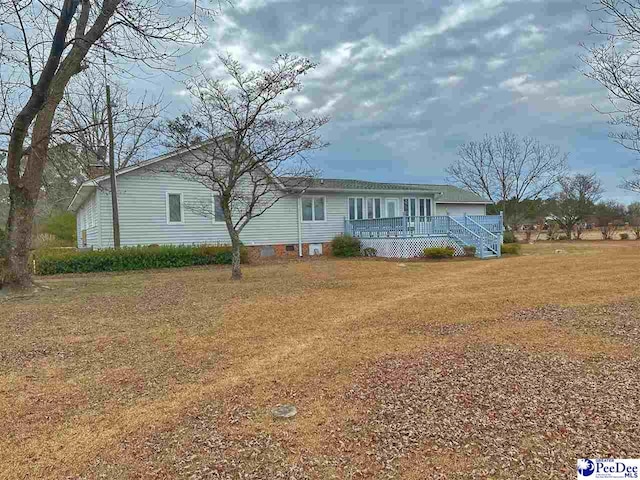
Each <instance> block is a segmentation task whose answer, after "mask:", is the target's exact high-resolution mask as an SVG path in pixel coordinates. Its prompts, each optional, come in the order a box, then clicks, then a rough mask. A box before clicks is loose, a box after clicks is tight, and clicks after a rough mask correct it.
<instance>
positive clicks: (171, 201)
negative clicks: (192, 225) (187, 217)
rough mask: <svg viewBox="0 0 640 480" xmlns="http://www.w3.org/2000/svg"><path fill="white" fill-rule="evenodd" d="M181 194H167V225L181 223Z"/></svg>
mask: <svg viewBox="0 0 640 480" xmlns="http://www.w3.org/2000/svg"><path fill="white" fill-rule="evenodd" d="M182 203H183V202H182V194H181V193H167V223H183V217H184V212H183V205H182Z"/></svg>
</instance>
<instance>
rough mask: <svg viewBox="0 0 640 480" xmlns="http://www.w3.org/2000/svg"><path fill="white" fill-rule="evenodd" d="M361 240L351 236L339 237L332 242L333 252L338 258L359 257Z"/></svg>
mask: <svg viewBox="0 0 640 480" xmlns="http://www.w3.org/2000/svg"><path fill="white" fill-rule="evenodd" d="M360 246H361V245H360V239H359V238H354V237H352V236H350V235H338V236H337V237H334V239H333V240H331V251H332V252H333V255H335V256H336V257H359V256H360Z"/></svg>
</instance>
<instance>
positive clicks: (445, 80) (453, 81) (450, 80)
mask: <svg viewBox="0 0 640 480" xmlns="http://www.w3.org/2000/svg"><path fill="white" fill-rule="evenodd" d="M462 80H463V77H461V76H459V75H450V76H448V77H438V78H434V79H433V83H435V84H436V85H438V86H440V87H452V86H453V85H457V84H459V83H460V82H461V81H462Z"/></svg>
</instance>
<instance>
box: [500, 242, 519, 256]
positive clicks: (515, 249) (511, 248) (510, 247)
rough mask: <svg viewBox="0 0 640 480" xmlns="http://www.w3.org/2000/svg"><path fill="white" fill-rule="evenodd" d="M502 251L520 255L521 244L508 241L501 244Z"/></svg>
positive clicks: (506, 253)
mask: <svg viewBox="0 0 640 480" xmlns="http://www.w3.org/2000/svg"><path fill="white" fill-rule="evenodd" d="M500 252H502V254H503V255H520V244H518V243H506V244H502V245H501V246H500Z"/></svg>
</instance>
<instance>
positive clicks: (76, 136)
mask: <svg viewBox="0 0 640 480" xmlns="http://www.w3.org/2000/svg"><path fill="white" fill-rule="evenodd" d="M110 83H111V85H110V86H111V105H112V116H113V130H114V156H115V158H116V170H121V169H123V168H126V167H128V166H130V165H133V164H135V163H137V162H139V161H140V160H142V159H144V158H146V157H147V156H148V155H147V154H148V152H149V151H151V150H153V149H154V148H155V147H157V146H158V145H159V141H158V136H157V131H156V130H155V127H156V122H157V120H158V118H159V116H160V115H161V113H162V112H163V110H164V109H165V107H166V105H165V104H163V102H162V98H161V97H158V98H155V97H152V96H150V95H148V94H146V93H145V94H142V96H140V97H138V98H136V96H135V94H134V93H133V92H131V91H130V90H129V89H127V88H126V87H125V86H124V85H123V82H121V81H119V80H118V78H117V77H115V78H113V79H111V80H110ZM108 130H109V129H108V125H107V102H106V95H105V79H104V76H103V75H102V74H99V73H98V72H97V70H87V71H85V72H82V73H81V74H79V75H77V76H76V77H75V78H74V79H72V81H71V82H70V83H69V86H68V88H67V91H66V92H65V95H64V97H63V99H62V102H61V103H60V107H59V108H58V111H57V113H56V118H55V121H54V125H53V130H52V133H53V136H52V138H51V141H52V143H55V144H58V143H64V144H70V145H74V146H75V147H76V148H75V150H74V152H73V154H74V156H75V161H76V162H77V163H78V166H79V167H80V168H82V169H84V170H86V169H87V167H88V166H89V165H90V164H92V163H94V162H95V160H96V159H98V158H101V157H102V156H104V152H103V150H104V148H105V146H106V145H107V144H108V143H109V138H108ZM57 132H60V133H59V134H56V133H57ZM49 161H53V159H52V158H50V159H49Z"/></svg>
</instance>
